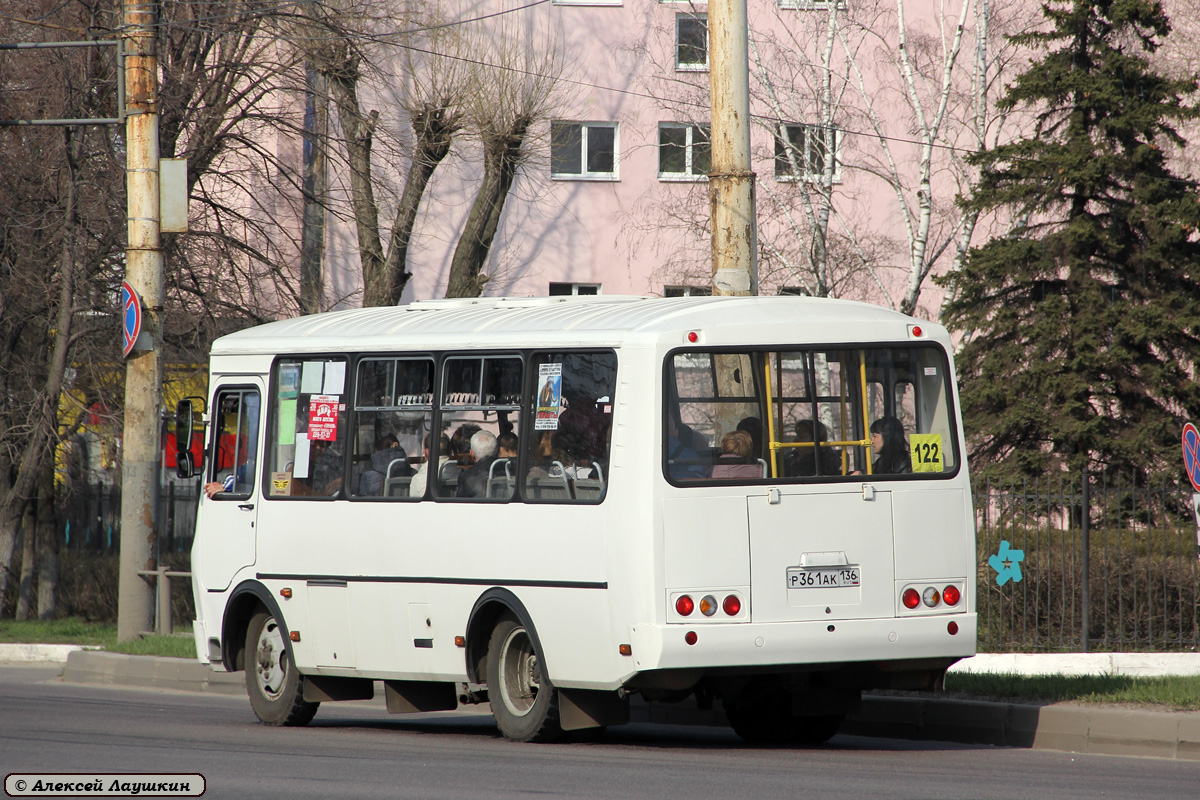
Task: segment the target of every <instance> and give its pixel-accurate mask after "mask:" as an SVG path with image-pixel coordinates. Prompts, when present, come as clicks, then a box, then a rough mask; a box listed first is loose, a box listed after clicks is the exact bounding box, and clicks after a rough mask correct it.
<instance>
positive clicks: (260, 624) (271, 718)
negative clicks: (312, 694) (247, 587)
mask: <svg viewBox="0 0 1200 800" xmlns="http://www.w3.org/2000/svg"><path fill="white" fill-rule="evenodd" d="M246 694H248V695H250V707H251V708H253V709H254V713H255V715H256V716H257V717H258V718H259V720H261V721H262V723H263V724H264V725H271V726H282V725H286V726H293V725H307V724H308V723H309V722H310V721H311V720H312V718H313V717H314V716H315V715H316V713H317V708H318V707H319V706H320V705H321V704H320V703H310V702H307V701H305V699H304V678H303V676H301V675H300V672H299V671H298V670H297V669H296V667H295V666H294V665H293V664H292V655H291V651H289V650H288V647H287V643H286V642H284V640H283V629H282V628H281V627H280V626H279V623H278V622H276V620H275V617H273V616H271V614H269V613H268V612H266V611H262V610H259V611H258V613H256V614H255V615H254V616H253V617H252V618H251V619H250V625H249V627H248V628H247V629H246Z"/></svg>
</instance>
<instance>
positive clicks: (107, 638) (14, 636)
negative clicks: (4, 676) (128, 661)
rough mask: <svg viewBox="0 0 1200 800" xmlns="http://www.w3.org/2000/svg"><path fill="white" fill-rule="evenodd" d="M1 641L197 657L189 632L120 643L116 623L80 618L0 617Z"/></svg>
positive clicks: (173, 656)
mask: <svg viewBox="0 0 1200 800" xmlns="http://www.w3.org/2000/svg"><path fill="white" fill-rule="evenodd" d="M0 643H5V644H8V643H19V644H78V645H87V646H91V647H100V648H102V649H104V650H107V651H109V652H112V653H125V654H127V655H134V656H166V657H169V658H195V657H196V643H195V640H194V639H193V638H192V636H191V634H190V633H186V634H172V635H170V636H164V635H159V634H147V635H145V636H141V637H139V638H137V639H133V640H132V641H128V642H117V626H116V625H109V624H106V623H103V622H87V621H86V620H82V619H80V618H78V617H67V618H65V619H56V620H32V619H31V620H21V621H17V620H11V619H4V620H0Z"/></svg>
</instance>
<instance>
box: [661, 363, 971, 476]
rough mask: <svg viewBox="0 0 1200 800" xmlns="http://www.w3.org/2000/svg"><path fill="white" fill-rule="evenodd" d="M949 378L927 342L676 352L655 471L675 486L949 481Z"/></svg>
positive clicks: (952, 461)
mask: <svg viewBox="0 0 1200 800" xmlns="http://www.w3.org/2000/svg"><path fill="white" fill-rule="evenodd" d="M949 375H950V370H949V365H948V363H947V361H946V357H945V354H944V353H943V351H942V350H941V349H940V348H939V347H937V346H936V345H924V344H923V345H915V346H914V345H903V346H899V345H883V346H879V345H872V346H863V345H857V346H854V347H842V348H829V347H816V348H797V349H788V350H783V349H780V350H743V351H737V352H723V351H700V350H691V351H683V352H676V353H674V354H672V355H671V356H670V357H669V361H668V369H667V378H668V380H667V389H668V390H667V392H666V393H665V395H664V396H665V397H666V409H665V411H666V423H665V424H664V426H663V427H664V434H665V442H664V464H663V469H664V472H665V474H666V476H667V478H668V479H669V480H671V481H672V482H673V483H680V482H693V481H706V482H707V481H736V482H746V481H750V482H753V481H767V480H769V481H773V482H777V481H780V480H795V481H797V482H822V481H838V480H847V479H849V478H850V477H853V478H855V479H859V480H861V479H862V476H881V477H883V476H886V477H888V478H909V479H911V478H916V479H920V478H927V479H929V478H939V477H949V476H951V475H953V474H955V473H956V472H957V471H958V463H959V457H958V441H957V437H956V435H955V430H956V426H955V421H954V417H953V412H952V409H953V405H952V403H951V397H950V381H949Z"/></svg>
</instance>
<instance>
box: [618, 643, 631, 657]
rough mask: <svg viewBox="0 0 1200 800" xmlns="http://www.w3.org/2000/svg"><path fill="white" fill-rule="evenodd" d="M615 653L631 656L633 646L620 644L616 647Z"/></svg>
mask: <svg viewBox="0 0 1200 800" xmlns="http://www.w3.org/2000/svg"><path fill="white" fill-rule="evenodd" d="M617 651H618V652H620V654H621V655H623V656H631V655H633V645H628V644H621V645H617Z"/></svg>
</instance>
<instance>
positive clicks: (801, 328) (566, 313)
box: [212, 295, 949, 355]
mask: <svg viewBox="0 0 1200 800" xmlns="http://www.w3.org/2000/svg"><path fill="white" fill-rule="evenodd" d="M914 323H918V321H917V320H914V319H913V318H912V317H907V316H905V315H903V314H900V313H898V312H895V311H891V310H889V309H886V308H882V307H880V306H874V305H869V304H867V303H859V302H854V301H848V300H833V299H828V298H814V297H797V296H771V297H677V298H657V297H638V296H613V295H607V296H605V295H598V296H591V297H529V298H512V297H482V298H462V299H450V300H427V301H418V302H414V303H410V304H408V305H402V306H387V307H380V308H358V309H351V310H346V311H334V312H329V313H324V314H312V315H309V316H304V317H296V318H294V319H285V320H279V321H278V322H271V323H267V324H265V325H259V326H256V327H253V328H247V329H246V330H242V331H238V332H236V333H232V334H229V335H228V336H223V337H221V338H220V339H218V340H217V341H216V342H215V343H214V344H213V348H212V352H213V355H235V354H250V353H288V352H336V351H341V350H377V349H389V348H421V349H437V348H440V347H451V346H459V347H461V346H467V345H474V346H479V345H480V343H481V337H486V342H487V344H488V345H489V346H499V347H503V346H511V347H520V346H530V345H533V346H543V345H545V344H547V343H553V344H555V345H564V344H571V343H577V344H595V345H601V344H603V345H607V346H613V345H618V344H621V343H624V342H632V341H635V340H636V341H642V342H651V341H659V340H664V339H665V340H667V341H670V342H672V343H674V342H678V343H679V344H681V345H682V344H686V343H687V342H686V340H685V337H686V335H687V333H688V332H689V331H697V332H698V333H699V337H700V338H699V341H698V342H697V344H699V345H701V346H704V345H708V346H721V345H737V344H745V343H750V344H755V343H762V344H768V343H787V342H797V343H799V342H868V341H897V340H904V339H907V338H908V329H907V326H908V325H912V324H914ZM918 324H920V325H921V327H922V328H924V329H926V330H927V331H928V332H927V333H926V334H925V335H924V336H923V337H922V338H930V339H938V340H941V341H943V342H948V341H949V339H948V337H947V334H946V332H945V330H944V329H943V328H942V327H941V326H940V325H937V324H936V323H931V322H925V321H920V322H919V323H918ZM772 325H774V326H778V327H779V330H778V333H775V334H770V333H768V331H767V328H769V327H770V326H772Z"/></svg>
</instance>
